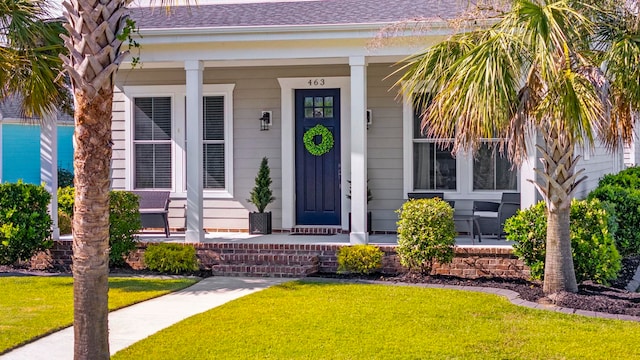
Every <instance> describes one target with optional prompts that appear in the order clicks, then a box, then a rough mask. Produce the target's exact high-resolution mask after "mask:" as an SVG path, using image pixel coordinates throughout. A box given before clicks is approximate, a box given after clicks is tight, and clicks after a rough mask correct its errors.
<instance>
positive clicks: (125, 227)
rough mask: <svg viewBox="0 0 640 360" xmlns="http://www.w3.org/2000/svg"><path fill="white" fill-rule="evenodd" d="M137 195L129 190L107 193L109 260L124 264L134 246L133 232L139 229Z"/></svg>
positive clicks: (111, 262) (113, 262) (119, 264)
mask: <svg viewBox="0 0 640 360" xmlns="http://www.w3.org/2000/svg"><path fill="white" fill-rule="evenodd" d="M138 199H139V198H138V195H135V194H133V193H131V192H129V191H117V190H116V191H111V192H110V193H109V246H110V247H111V250H110V251H109V262H110V264H111V265H112V266H122V265H124V264H125V257H126V256H127V255H129V253H130V252H131V251H132V250H133V249H135V248H136V236H135V233H136V232H138V230H140V227H141V224H140V208H139V205H138Z"/></svg>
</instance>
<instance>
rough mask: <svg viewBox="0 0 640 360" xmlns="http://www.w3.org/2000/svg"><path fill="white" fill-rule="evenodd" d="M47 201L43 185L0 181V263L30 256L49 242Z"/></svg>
mask: <svg viewBox="0 0 640 360" xmlns="http://www.w3.org/2000/svg"><path fill="white" fill-rule="evenodd" d="M50 201H51V195H49V193H48V192H47V191H46V190H45V188H44V187H43V186H37V185H32V184H24V183H22V181H18V182H17V183H4V184H1V185H0V264H4V265H11V264H14V263H15V262H16V261H18V260H27V259H30V258H31V257H32V256H33V255H34V254H35V253H36V252H38V251H42V250H46V249H48V248H50V247H51V246H52V245H53V241H52V240H51V217H50V216H49V213H48V210H47V208H48V206H49V202H50Z"/></svg>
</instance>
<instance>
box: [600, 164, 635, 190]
mask: <svg viewBox="0 0 640 360" xmlns="http://www.w3.org/2000/svg"><path fill="white" fill-rule="evenodd" d="M605 185H615V186H622V187H624V188H627V189H640V166H633V167H629V168H626V169H624V170H622V171H620V172H618V173H617V174H607V175H605V176H603V177H602V178H601V179H600V181H598V187H601V186H605Z"/></svg>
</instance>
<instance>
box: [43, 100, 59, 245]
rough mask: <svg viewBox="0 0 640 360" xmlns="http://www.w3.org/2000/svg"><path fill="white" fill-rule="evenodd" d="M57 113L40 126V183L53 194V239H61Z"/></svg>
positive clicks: (51, 208)
mask: <svg viewBox="0 0 640 360" xmlns="http://www.w3.org/2000/svg"><path fill="white" fill-rule="evenodd" d="M57 117H58V116H57V113H52V114H47V115H45V116H44V117H43V118H42V122H41V124H40V181H42V182H43V183H44V187H45V189H46V190H47V191H48V192H49V194H51V202H50V203H49V215H51V222H52V224H51V237H52V238H53V239H54V240H58V239H60V227H59V226H58V124H57V122H56V119H57Z"/></svg>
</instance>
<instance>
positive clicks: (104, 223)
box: [73, 89, 113, 360]
mask: <svg viewBox="0 0 640 360" xmlns="http://www.w3.org/2000/svg"><path fill="white" fill-rule="evenodd" d="M112 99H113V92H112V91H109V90H105V89H102V90H101V91H100V92H99V93H98V94H97V96H95V97H94V98H92V100H91V101H86V98H85V94H83V93H82V92H81V91H76V92H75V106H76V108H75V126H76V127H75V132H74V142H75V145H76V148H75V152H74V171H75V208H74V216H73V281H74V287H73V298H74V322H73V326H74V337H75V345H74V346H75V347H74V354H75V359H76V360H78V359H92V360H95V359H109V330H108V324H107V315H108V305H107V300H108V296H107V294H108V290H109V288H108V275H109V188H110V180H109V165H110V163H111V104H112Z"/></svg>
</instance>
